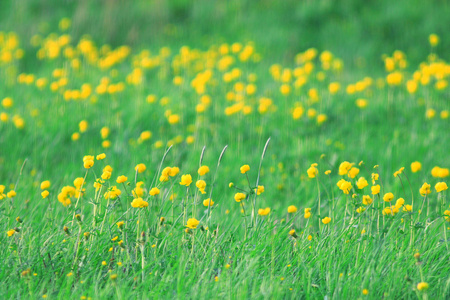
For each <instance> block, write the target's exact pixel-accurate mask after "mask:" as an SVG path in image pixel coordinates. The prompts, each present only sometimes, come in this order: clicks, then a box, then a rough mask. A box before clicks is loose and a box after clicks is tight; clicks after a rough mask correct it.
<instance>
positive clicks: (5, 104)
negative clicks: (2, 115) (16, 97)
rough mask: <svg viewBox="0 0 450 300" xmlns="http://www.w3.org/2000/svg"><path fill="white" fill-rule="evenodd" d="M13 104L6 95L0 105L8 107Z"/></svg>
mask: <svg viewBox="0 0 450 300" xmlns="http://www.w3.org/2000/svg"><path fill="white" fill-rule="evenodd" d="M13 104H14V101H13V100H12V99H11V98H9V97H6V98H4V99H3V100H2V105H3V107H4V108H10V107H12V106H13Z"/></svg>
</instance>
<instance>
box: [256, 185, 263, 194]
mask: <svg viewBox="0 0 450 300" xmlns="http://www.w3.org/2000/svg"><path fill="white" fill-rule="evenodd" d="M262 193H264V186H263V185H258V188H257V189H256V194H257V195H261V194H262Z"/></svg>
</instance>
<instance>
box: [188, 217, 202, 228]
mask: <svg viewBox="0 0 450 300" xmlns="http://www.w3.org/2000/svg"><path fill="white" fill-rule="evenodd" d="M198 224H200V221H199V220H197V219H196V218H190V219H189V220H187V224H186V227H187V228H190V229H195V228H197V226H198Z"/></svg>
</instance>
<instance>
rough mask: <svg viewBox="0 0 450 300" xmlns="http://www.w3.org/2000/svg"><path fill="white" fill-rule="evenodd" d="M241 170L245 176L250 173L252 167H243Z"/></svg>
mask: <svg viewBox="0 0 450 300" xmlns="http://www.w3.org/2000/svg"><path fill="white" fill-rule="evenodd" d="M240 170H241V173H242V174H245V173H247V172H248V171H250V166H249V165H243V166H242V167H241V169H240Z"/></svg>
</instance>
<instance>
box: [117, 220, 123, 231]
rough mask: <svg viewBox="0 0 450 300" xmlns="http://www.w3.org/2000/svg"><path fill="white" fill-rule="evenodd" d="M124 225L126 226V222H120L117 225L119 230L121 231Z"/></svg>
mask: <svg viewBox="0 0 450 300" xmlns="http://www.w3.org/2000/svg"><path fill="white" fill-rule="evenodd" d="M124 224H125V222H124V221H119V222H117V223H116V225H117V228H119V229H122V228H123V225H124Z"/></svg>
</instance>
